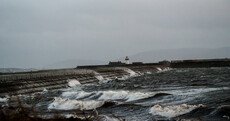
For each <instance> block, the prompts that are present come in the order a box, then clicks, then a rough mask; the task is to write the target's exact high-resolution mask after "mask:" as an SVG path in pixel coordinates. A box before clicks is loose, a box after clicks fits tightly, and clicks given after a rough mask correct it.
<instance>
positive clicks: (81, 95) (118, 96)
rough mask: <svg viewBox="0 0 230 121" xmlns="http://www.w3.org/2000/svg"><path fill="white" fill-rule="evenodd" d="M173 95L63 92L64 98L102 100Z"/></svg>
mask: <svg viewBox="0 0 230 121" xmlns="http://www.w3.org/2000/svg"><path fill="white" fill-rule="evenodd" d="M166 95H171V94H169V93H163V92H157V93H152V92H132V91H125V90H120V91H112V90H109V91H96V92H85V91H69V92H63V93H62V95H61V96H62V97H63V98H70V99H86V98H88V99H97V100H101V101H107V100H110V101H117V100H122V101H125V102H131V101H137V100H145V99H148V98H155V97H160V96H166Z"/></svg>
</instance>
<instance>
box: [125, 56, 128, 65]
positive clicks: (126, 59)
mask: <svg viewBox="0 0 230 121" xmlns="http://www.w3.org/2000/svg"><path fill="white" fill-rule="evenodd" d="M125 64H129V57H128V56H126V58H125Z"/></svg>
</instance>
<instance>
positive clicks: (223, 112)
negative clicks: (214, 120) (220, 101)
mask: <svg viewBox="0 0 230 121" xmlns="http://www.w3.org/2000/svg"><path fill="white" fill-rule="evenodd" d="M210 116H225V117H230V105H222V106H219V107H218V108H216V109H215V110H214V111H212V112H211V113H210Z"/></svg>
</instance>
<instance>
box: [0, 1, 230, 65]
mask: <svg viewBox="0 0 230 121" xmlns="http://www.w3.org/2000/svg"><path fill="white" fill-rule="evenodd" d="M229 11H230V1H228V0H218V1H217V0H202V1H199V0H190V1H184V0H164V1H162V0H141V1H140V0H113V1H111V0H110V1H108V0H77V1H76V0H65V1H62V0H58V1H57V0H40V1H27V0H19V1H13V0H12V1H11V0H1V1H0V56H1V57H2V58H3V59H2V60H1V61H0V67H3V66H4V67H43V66H45V65H48V64H52V63H56V62H57V63H58V62H59V61H65V60H73V59H83V60H84V59H89V60H103V61H108V60H113V59H116V58H120V57H122V56H125V55H132V54H136V53H138V52H142V51H148V50H153V49H167V48H197V47H198V48H217V47H224V46H230V41H229V39H230V35H229V32H230V13H229ZM3 61H4V62H3Z"/></svg>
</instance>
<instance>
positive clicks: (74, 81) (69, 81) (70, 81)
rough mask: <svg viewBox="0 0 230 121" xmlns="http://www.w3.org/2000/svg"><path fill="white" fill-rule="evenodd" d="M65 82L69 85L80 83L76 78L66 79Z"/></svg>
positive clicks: (73, 85) (74, 85)
mask: <svg viewBox="0 0 230 121" xmlns="http://www.w3.org/2000/svg"><path fill="white" fill-rule="evenodd" d="M67 82H68V85H69V86H70V87H76V86H78V85H81V83H80V82H79V81H78V80H76V79H68V80H67Z"/></svg>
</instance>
